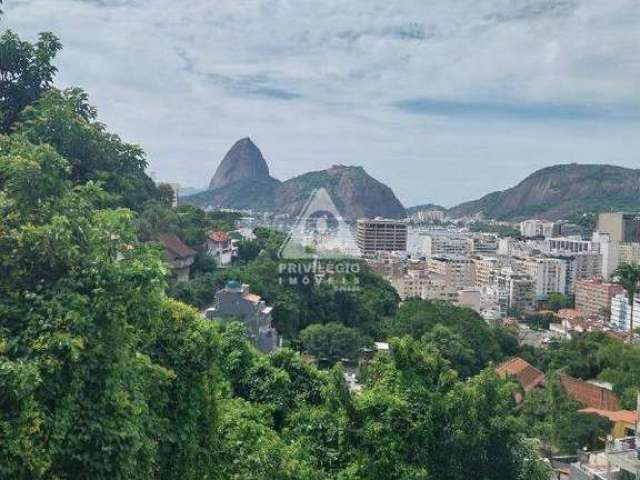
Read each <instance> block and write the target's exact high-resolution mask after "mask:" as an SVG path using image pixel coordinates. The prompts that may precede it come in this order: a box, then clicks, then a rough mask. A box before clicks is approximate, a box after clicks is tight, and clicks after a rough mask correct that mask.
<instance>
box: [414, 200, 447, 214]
mask: <svg viewBox="0 0 640 480" xmlns="http://www.w3.org/2000/svg"><path fill="white" fill-rule="evenodd" d="M423 210H440V211H441V212H446V211H447V207H443V206H442V205H437V204H435V203H423V204H420V205H415V206H413V207H407V215H409V216H411V215H414V214H416V213H418V212H421V211H423Z"/></svg>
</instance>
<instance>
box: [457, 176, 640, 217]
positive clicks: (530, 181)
mask: <svg viewBox="0 0 640 480" xmlns="http://www.w3.org/2000/svg"><path fill="white" fill-rule="evenodd" d="M605 210H640V170H635V169H630V168H623V167H616V166H613V165H581V164H575V163H572V164H566V165H555V166H552V167H547V168H543V169H541V170H538V171H537V172H535V173H533V174H532V175H530V176H528V177H527V178H526V179H524V180H523V181H522V182H520V183H519V184H518V185H516V186H515V187H512V188H510V189H508V190H504V191H501V192H493V193H490V194H488V195H485V196H484V197H482V198H480V199H479V200H474V201H471V202H465V203H462V204H460V205H458V206H456V207H454V208H452V209H450V210H449V212H448V214H449V216H450V217H454V218H456V217H464V216H472V215H475V214H477V213H482V214H484V216H486V217H488V218H494V219H498V220H518V219H523V218H531V217H538V218H542V219H549V220H556V219H560V218H566V217H568V216H570V215H571V214H573V213H576V212H583V211H605Z"/></svg>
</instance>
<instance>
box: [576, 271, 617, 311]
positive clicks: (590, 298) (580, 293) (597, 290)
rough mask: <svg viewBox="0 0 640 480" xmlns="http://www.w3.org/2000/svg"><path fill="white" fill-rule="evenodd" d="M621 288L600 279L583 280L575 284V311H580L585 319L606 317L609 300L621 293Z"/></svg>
mask: <svg viewBox="0 0 640 480" xmlns="http://www.w3.org/2000/svg"><path fill="white" fill-rule="evenodd" d="M622 291H623V288H622V287H621V286H620V285H618V284H617V283H611V282H606V281H604V280H602V279H585V280H578V281H577V282H576V310H580V311H581V312H582V313H584V315H585V316H586V317H587V318H592V319H597V318H602V317H605V318H606V317H607V315H606V313H605V312H607V311H608V310H609V306H610V305H611V299H612V298H613V297H615V296H616V295H618V294H620V293H622Z"/></svg>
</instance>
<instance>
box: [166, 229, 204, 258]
mask: <svg viewBox="0 0 640 480" xmlns="http://www.w3.org/2000/svg"><path fill="white" fill-rule="evenodd" d="M158 240H159V241H160V243H162V244H163V245H164V248H165V249H166V250H167V253H168V254H170V255H171V256H172V257H175V258H189V257H193V256H194V255H195V254H196V252H195V250H192V249H191V248H189V247H188V246H187V245H186V244H185V243H184V242H183V241H182V240H180V239H179V238H178V237H177V236H176V235H172V234H162V235H158Z"/></svg>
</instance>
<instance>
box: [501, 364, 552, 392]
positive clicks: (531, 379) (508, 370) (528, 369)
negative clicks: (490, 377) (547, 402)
mask: <svg viewBox="0 0 640 480" xmlns="http://www.w3.org/2000/svg"><path fill="white" fill-rule="evenodd" d="M496 373H497V374H498V375H499V376H500V377H507V376H508V377H512V378H514V379H515V380H516V381H517V382H518V383H519V384H520V385H521V386H522V389H523V390H524V391H525V392H529V391H531V390H533V389H534V388H535V387H537V386H539V385H541V384H542V383H543V382H544V378H545V377H544V373H542V372H541V371H540V370H538V369H537V368H536V367H534V366H533V365H531V364H530V363H529V362H527V361H526V360H523V359H522V358H520V357H515V358H512V359H511V360H507V361H506V362H504V363H501V364H500V365H498V366H497V367H496Z"/></svg>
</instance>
